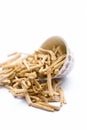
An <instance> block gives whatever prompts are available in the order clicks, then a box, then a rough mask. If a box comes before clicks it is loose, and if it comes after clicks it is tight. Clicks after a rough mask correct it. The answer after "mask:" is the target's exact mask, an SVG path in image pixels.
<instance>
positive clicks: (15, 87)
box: [0, 46, 66, 112]
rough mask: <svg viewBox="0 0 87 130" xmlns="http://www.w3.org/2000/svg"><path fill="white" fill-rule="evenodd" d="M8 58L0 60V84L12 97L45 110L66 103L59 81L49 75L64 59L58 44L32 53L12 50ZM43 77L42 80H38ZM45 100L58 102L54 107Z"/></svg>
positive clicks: (55, 108)
mask: <svg viewBox="0 0 87 130" xmlns="http://www.w3.org/2000/svg"><path fill="white" fill-rule="evenodd" d="M9 56H11V57H13V58H11V59H10V60H8V61H6V62H4V63H1V64H0V67H1V68H2V70H1V71H0V85H3V86H5V87H6V88H8V89H9V91H10V92H11V93H12V94H13V96H15V97H24V98H25V100H26V101H27V103H28V105H30V106H32V107H36V108H40V109H44V110H47V111H51V112H53V111H55V110H56V111H58V110H60V108H61V107H62V105H63V104H65V103H66V100H65V97H64V93H63V89H62V88H60V87H59V85H60V84H61V83H62V81H61V80H58V81H56V80H53V81H52V78H53V77H54V76H55V75H56V74H57V73H58V72H59V70H60V69H61V67H62V65H63V64H64V62H65V58H66V54H62V52H61V49H60V47H59V46H58V47H54V48H53V50H46V49H42V48H40V49H39V50H38V51H36V52H35V53H34V54H32V55H27V54H26V55H25V56H22V54H21V53H17V52H15V53H13V54H10V55H9ZM41 78H42V79H46V80H45V82H42V81H41V80H40V79H41ZM49 102H60V106H54V105H51V104H49Z"/></svg>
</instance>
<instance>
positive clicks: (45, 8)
mask: <svg viewBox="0 0 87 130" xmlns="http://www.w3.org/2000/svg"><path fill="white" fill-rule="evenodd" d="M86 2H87V1H86V0H6V1H5V0H0V59H3V57H4V56H5V55H7V54H8V53H11V52H14V51H19V52H24V53H32V52H33V51H34V50H36V49H38V48H39V46H40V45H41V43H43V41H44V40H46V39H47V38H48V37H50V36H54V35H58V36H61V37H63V38H64V39H65V41H66V42H67V44H68V46H69V47H70V49H71V50H72V52H73V56H74V68H73V70H72V72H71V73H70V74H69V75H68V76H67V78H66V80H65V82H64V84H63V88H64V92H65V97H66V99H67V105H64V106H63V107H62V109H61V110H60V111H59V112H53V113H51V112H46V111H43V110H39V109H35V108H32V107H29V106H28V105H27V103H26V102H25V101H23V100H21V99H15V98H14V97H13V96H12V95H11V94H10V93H9V92H8V90H7V89H3V88H0V130H7V129H8V130H12V129H13V130H15V129H16V130H19V129H21V130H24V129H25V130H29V129H38V130H40V129H42V130H44V129H49V130H50V129H54V130H56V129H59V130H64V129H66V130H70V129H71V130H73V129H84V130H87V123H86V122H87V3H86ZM0 62H1V60H0Z"/></svg>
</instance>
